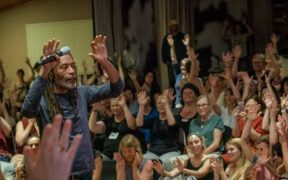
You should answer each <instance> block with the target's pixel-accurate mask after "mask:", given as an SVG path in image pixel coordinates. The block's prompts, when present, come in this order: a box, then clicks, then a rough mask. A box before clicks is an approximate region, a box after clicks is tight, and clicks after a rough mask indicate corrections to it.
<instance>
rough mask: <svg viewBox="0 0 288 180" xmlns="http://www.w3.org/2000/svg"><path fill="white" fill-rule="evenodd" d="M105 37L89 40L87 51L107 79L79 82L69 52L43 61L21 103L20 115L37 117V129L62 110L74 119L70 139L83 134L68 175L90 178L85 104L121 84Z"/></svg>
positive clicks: (114, 92)
mask: <svg viewBox="0 0 288 180" xmlns="http://www.w3.org/2000/svg"><path fill="white" fill-rule="evenodd" d="M106 39H107V38H106V36H104V37H102V36H101V35H99V36H96V37H95V39H94V41H92V43H91V47H92V50H93V53H90V54H89V55H90V56H91V57H92V58H93V59H94V60H97V61H98V62H99V63H100V64H101V65H102V67H103V69H104V70H105V71H106V72H107V74H108V75H109V78H110V83H106V84H103V85H101V86H78V85H77V72H76V62H75V61H74V59H73V57H72V56H71V54H67V55H63V56H61V57H59V56H56V59H57V61H53V62H50V63H47V64H44V65H42V67H41V69H40V72H39V76H38V77H37V78H36V79H35V81H34V83H33V86H32V87H31V88H30V90H29V92H28V94H27V96H26V98H25V101H24V104H23V115H24V116H25V117H28V118H35V117H38V119H39V122H38V123H39V126H40V131H41V130H42V129H44V127H45V126H46V125H47V124H49V123H51V121H52V120H53V119H54V116H55V115H56V114H62V115H63V121H65V120H67V119H71V120H72V122H73V126H72V130H71V133H70V143H71V142H72V140H73V139H74V137H75V136H76V135H77V134H82V136H83V137H82V140H81V143H80V145H79V148H78V151H77V154H76V157H75V160H74V163H73V167H72V172H71V177H70V179H81V180H82V179H83V180H86V179H87V180H90V179H92V173H91V172H92V170H93V169H94V160H93V152H92V146H91V140H90V134H89V127H88V110H87V106H89V105H90V104H93V103H95V102H97V101H101V100H103V99H108V98H112V97H117V96H118V95H119V94H120V93H121V92H122V91H123V88H124V82H123V81H122V80H121V79H120V78H119V77H120V76H119V73H118V71H117V70H116V69H115V68H114V66H113V65H112V64H111V63H110V62H109V60H108V54H107V50H106V45H105V43H106ZM59 43H60V41H59V40H58V41H56V40H55V39H53V40H50V41H49V43H48V45H44V47H43V56H44V57H46V56H48V55H50V54H53V53H55V51H56V50H57V48H58V45H59ZM60 143H61V140H60ZM59 146H60V147H61V148H59V151H66V150H67V148H68V147H67V146H68V145H65V144H63V145H62V144H60V145H59Z"/></svg>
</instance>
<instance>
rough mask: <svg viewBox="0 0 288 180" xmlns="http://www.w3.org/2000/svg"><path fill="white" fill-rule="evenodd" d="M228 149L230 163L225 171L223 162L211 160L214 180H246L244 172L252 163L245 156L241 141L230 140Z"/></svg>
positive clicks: (216, 159)
mask: <svg viewBox="0 0 288 180" xmlns="http://www.w3.org/2000/svg"><path fill="white" fill-rule="evenodd" d="M226 149H227V153H228V156H229V159H230V162H229V164H228V166H227V168H226V169H225V170H224V167H223V162H222V160H220V159H218V158H214V157H213V158H211V159H210V162H211V167H212V169H213V172H214V180H216V179H217V180H219V179H220V178H221V179H224V180H226V179H231V180H239V179H244V172H245V170H246V169H247V168H248V167H249V166H250V162H249V161H248V160H247V159H246V157H245V154H244V153H243V149H242V148H241V145H240V139H239V138H233V139H230V140H229V141H228V142H227V143H226Z"/></svg>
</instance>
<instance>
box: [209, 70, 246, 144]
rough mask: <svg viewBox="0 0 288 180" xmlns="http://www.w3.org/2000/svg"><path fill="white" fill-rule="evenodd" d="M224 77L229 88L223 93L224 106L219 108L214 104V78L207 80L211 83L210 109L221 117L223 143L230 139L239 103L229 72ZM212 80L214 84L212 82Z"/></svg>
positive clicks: (236, 90)
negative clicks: (223, 131) (223, 128)
mask: <svg viewBox="0 0 288 180" xmlns="http://www.w3.org/2000/svg"><path fill="white" fill-rule="evenodd" d="M222 77H224V78H225V79H226V80H227V82H228V85H229V88H228V89H226V90H225V91H224V98H225V99H224V104H223V105H221V106H219V105H218V104H216V102H215V93H214V86H215V84H216V82H215V78H213V79H211V78H210V79H209V80H210V81H211V83H210V84H211V89H212V90H211V102H212V107H213V109H214V111H215V113H216V114H217V115H219V116H221V118H222V120H223V123H224V127H225V133H224V134H223V139H224V143H226V142H227V141H228V140H229V139H230V138H231V133H232V129H233V128H234V124H235V113H236V110H237V105H238V102H240V100H241V98H240V93H239V91H238V89H237V87H236V86H235V84H234V82H233V79H232V77H231V73H230V71H226V72H225V74H224V75H222ZM213 80H214V82H213Z"/></svg>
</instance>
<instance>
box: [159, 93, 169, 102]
mask: <svg viewBox="0 0 288 180" xmlns="http://www.w3.org/2000/svg"><path fill="white" fill-rule="evenodd" d="M157 100H158V101H159V102H160V103H161V104H163V105H168V97H167V96H166V95H164V94H163V95H160V96H158V99H157Z"/></svg>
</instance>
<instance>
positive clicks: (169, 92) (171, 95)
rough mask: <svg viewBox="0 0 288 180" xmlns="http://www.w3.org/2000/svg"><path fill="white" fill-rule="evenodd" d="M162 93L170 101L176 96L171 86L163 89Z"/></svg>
mask: <svg viewBox="0 0 288 180" xmlns="http://www.w3.org/2000/svg"><path fill="white" fill-rule="evenodd" d="M163 94H164V95H166V96H167V97H168V98H169V100H171V101H173V100H174V99H175V98H176V95H175V94H174V89H173V88H169V89H165V90H163Z"/></svg>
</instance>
